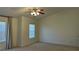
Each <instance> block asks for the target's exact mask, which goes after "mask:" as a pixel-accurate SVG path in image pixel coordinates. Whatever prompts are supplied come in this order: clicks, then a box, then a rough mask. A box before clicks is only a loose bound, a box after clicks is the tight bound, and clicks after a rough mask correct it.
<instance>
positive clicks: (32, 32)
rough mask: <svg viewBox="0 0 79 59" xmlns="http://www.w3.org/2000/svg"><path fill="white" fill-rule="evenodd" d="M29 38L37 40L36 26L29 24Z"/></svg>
mask: <svg viewBox="0 0 79 59" xmlns="http://www.w3.org/2000/svg"><path fill="white" fill-rule="evenodd" d="M29 38H30V39H32V38H35V24H29Z"/></svg>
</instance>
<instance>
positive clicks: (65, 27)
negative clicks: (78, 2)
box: [39, 9, 79, 46]
mask: <svg viewBox="0 0 79 59" xmlns="http://www.w3.org/2000/svg"><path fill="white" fill-rule="evenodd" d="M39 24H40V30H39V31H40V32H39V33H40V35H39V36H40V41H42V42H47V43H55V44H64V45H70V46H79V10H76V9H73V10H72V9H70V10H64V11H62V12H59V13H56V14H54V15H53V14H52V15H50V16H48V17H46V18H43V19H41V20H40V21H39Z"/></svg>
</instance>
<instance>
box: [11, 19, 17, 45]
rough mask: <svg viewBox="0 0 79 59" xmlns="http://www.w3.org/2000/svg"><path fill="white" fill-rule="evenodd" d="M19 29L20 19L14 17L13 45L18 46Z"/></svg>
mask: <svg viewBox="0 0 79 59" xmlns="http://www.w3.org/2000/svg"><path fill="white" fill-rule="evenodd" d="M17 31H18V19H17V18H12V46H13V47H17V46H18V44H17V35H18V33H17Z"/></svg>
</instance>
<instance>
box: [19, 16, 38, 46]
mask: <svg viewBox="0 0 79 59" xmlns="http://www.w3.org/2000/svg"><path fill="white" fill-rule="evenodd" d="M18 21H19V24H18V27H19V32H18V42H19V45H20V46H26V45H30V44H32V43H34V42H37V41H38V39H37V36H38V33H36V38H35V39H32V40H30V39H29V36H28V35H29V24H30V23H35V24H36V26H37V21H36V20H34V19H31V18H28V17H25V16H21V17H19V20H18ZM36 31H37V27H36Z"/></svg>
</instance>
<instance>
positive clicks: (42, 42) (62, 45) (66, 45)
mask: <svg viewBox="0 0 79 59" xmlns="http://www.w3.org/2000/svg"><path fill="white" fill-rule="evenodd" d="M40 43H46V44H51V45H60V46H66V47H75V48H79V47H78V46H71V45H65V44H57V43H49V42H41V41H40Z"/></svg>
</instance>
